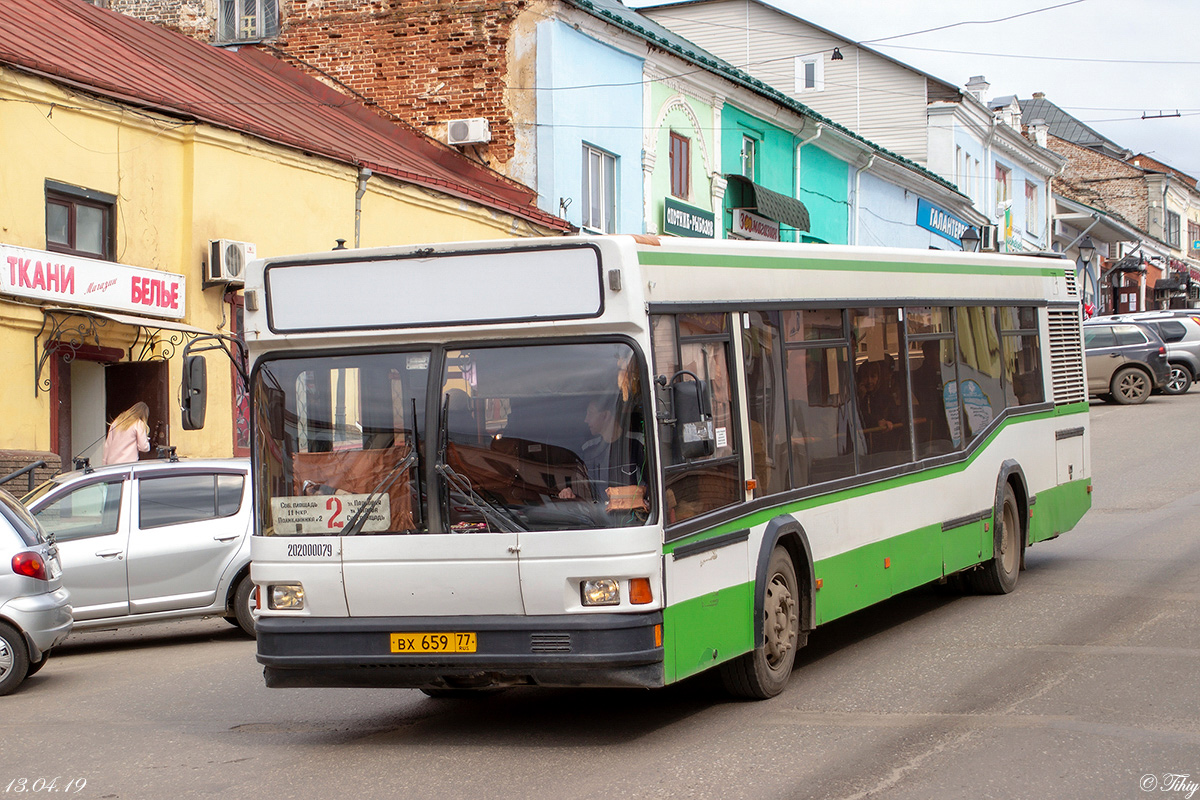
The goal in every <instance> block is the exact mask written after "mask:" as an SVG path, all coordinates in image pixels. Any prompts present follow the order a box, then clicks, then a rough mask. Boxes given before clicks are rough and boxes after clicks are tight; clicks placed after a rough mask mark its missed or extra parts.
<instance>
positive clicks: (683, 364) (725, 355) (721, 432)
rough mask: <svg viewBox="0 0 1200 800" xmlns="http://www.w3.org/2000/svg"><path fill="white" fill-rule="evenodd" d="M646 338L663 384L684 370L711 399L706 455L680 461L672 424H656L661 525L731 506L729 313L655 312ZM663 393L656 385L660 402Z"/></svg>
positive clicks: (734, 469) (735, 489)
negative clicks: (711, 440) (661, 473)
mask: <svg viewBox="0 0 1200 800" xmlns="http://www.w3.org/2000/svg"><path fill="white" fill-rule="evenodd" d="M651 336H652V339H653V347H654V371H655V375H657V376H664V377H665V378H666V379H667V381H668V382H669V381H670V380H671V379H672V378H673V377H675V375H676V373H678V372H679V371H680V370H686V371H688V372H690V373H692V374H693V375H695V376H696V378H697V379H698V380H701V381H704V382H705V383H706V384H707V385H708V390H709V396H710V398H711V401H712V411H713V420H712V425H713V436H714V439H715V442H714V444H715V447H714V452H713V454H712V455H711V456H709V457H704V458H698V459H694V460H684V459H682V458H681V457H680V456H679V452H680V448H677V447H675V446H674V437H675V436H678V435H680V432H679V431H678V430H676V426H675V425H674V424H673V423H672V422H663V423H661V424H660V425H659V441H660V444H661V455H662V463H663V467H664V470H665V478H664V483H663V486H664V489H665V492H664V495H665V500H666V515H667V524H671V523H673V522H682V521H683V520H685V519H690V518H692V517H695V516H698V515H700V514H703V513H705V512H707V511H712V510H714V509H717V508H723V507H725V506H728V505H732V504H733V503H736V502H738V501H740V500H741V499H742V498H743V497H744V494H743V489H742V477H741V465H740V460H739V457H738V448H737V427H736V426H735V425H734V422H733V396H732V382H731V380H730V371H729V349H730V345H729V337H730V333H729V317H728V315H727V314H680V315H678V316H669V315H662V316H655V317H653V318H652V319H651ZM685 379H689V380H690V378H685ZM666 393H667V390H666V387H660V391H659V402H660V403H663V402H664V400H665V397H664V395H665V394H666ZM662 407H664V408H665V407H667V406H665V405H664V406H662Z"/></svg>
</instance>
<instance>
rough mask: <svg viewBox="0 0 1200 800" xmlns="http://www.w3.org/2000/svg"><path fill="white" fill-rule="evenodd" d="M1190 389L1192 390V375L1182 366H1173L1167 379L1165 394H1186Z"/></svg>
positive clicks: (1164, 388) (1164, 387)
mask: <svg viewBox="0 0 1200 800" xmlns="http://www.w3.org/2000/svg"><path fill="white" fill-rule="evenodd" d="M1190 388H1192V373H1191V372H1189V371H1188V368H1187V367H1185V366H1183V365H1182V364H1172V365H1171V375H1170V377H1168V378H1167V383H1166V385H1165V386H1163V392H1165V393H1166V394H1184V393H1185V392H1187V390H1188V389H1190Z"/></svg>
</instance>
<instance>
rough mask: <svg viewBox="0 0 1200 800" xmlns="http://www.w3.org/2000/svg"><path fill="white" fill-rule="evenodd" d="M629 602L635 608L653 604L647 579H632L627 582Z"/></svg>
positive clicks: (652, 595)
mask: <svg viewBox="0 0 1200 800" xmlns="http://www.w3.org/2000/svg"><path fill="white" fill-rule="evenodd" d="M629 602H630V603H632V604H633V605H635V606H644V605H646V603H652V602H654V594H653V593H652V592H651V591H650V579H649V578H633V579H632V580H630V581H629Z"/></svg>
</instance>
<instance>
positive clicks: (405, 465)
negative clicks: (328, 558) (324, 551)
mask: <svg viewBox="0 0 1200 800" xmlns="http://www.w3.org/2000/svg"><path fill="white" fill-rule="evenodd" d="M416 460H417V448H416V447H415V446H414V447H413V448H412V449H411V450H409V452H408V455H406V456H405V457H404V458H402V459H400V460H399V461H398V462H396V465H395V466H394V467H392V468H391V469H390V470H388V474H387V475H384V476H383V479H382V480H380V481H379V483H377V484H376V485H375V488H374V489H372V490H371V493H370V494H369V495H367V499H366V501H365V502H364V503H363V504H362V505H361V506H359V508H358V511H355V512H354V515H353V516H352V517H350V521H349V522H347V523H346V527H345V528H343V529H342V536H354V535H355V534H357V533H358V532H359V530H360V529H361V528H362V526H363V525H366V524H367V518H368V517H370V516H371V512H372V511H374V510H375V506H377V505H379V500H380V498H382V497H383V493H384V492H386V491H387V490H388V489H390V488H391V487H392V484H393V483H395V482H396V479H397V478H399V477H400V476H401V475H403V474H404V473H405V471H407V470H408V469H409V468H411V467H412V465H413V462H415V461H416Z"/></svg>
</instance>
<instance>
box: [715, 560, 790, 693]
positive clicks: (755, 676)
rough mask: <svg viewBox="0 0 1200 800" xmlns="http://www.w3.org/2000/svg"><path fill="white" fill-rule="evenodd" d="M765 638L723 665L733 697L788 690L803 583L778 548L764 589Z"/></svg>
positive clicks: (769, 566)
mask: <svg viewBox="0 0 1200 800" xmlns="http://www.w3.org/2000/svg"><path fill="white" fill-rule="evenodd" d="M762 593H763V594H762V607H763V636H762V641H760V642H759V643H758V646H757V647H755V648H754V649H753V650H751V651H750V652H749V653H746V654H744V655H741V656H738V657H737V658H736V659H734V660H732V661H730V662H728V663H726V664H722V665H721V680H722V682H723V683H724V684H725V688H726V690H728V691H729V693H730V694H733V695H736V696H738V697H749V698H753V699H757V700H765V699H767V698H769V697H774V696H775V695H777V694H779V693H780V692H782V691H783V690H784V687H786V686H787V682H788V678H790V677H791V675H792V664H793V663H794V662H795V660H796V651H797V650H798V649H799V647H798V646H799V644H800V603H801V596H800V583H799V581H797V580H796V567H795V565H794V564H793V563H792V557H791V556H790V555H789V554H788V551H787V550H786V549H784V548H783V547H776V548H775V550H774V551H773V552H772V553H771V560H770V562H769V563H768V565H767V580H766V583H765V584H764V585H763V587H762Z"/></svg>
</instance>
